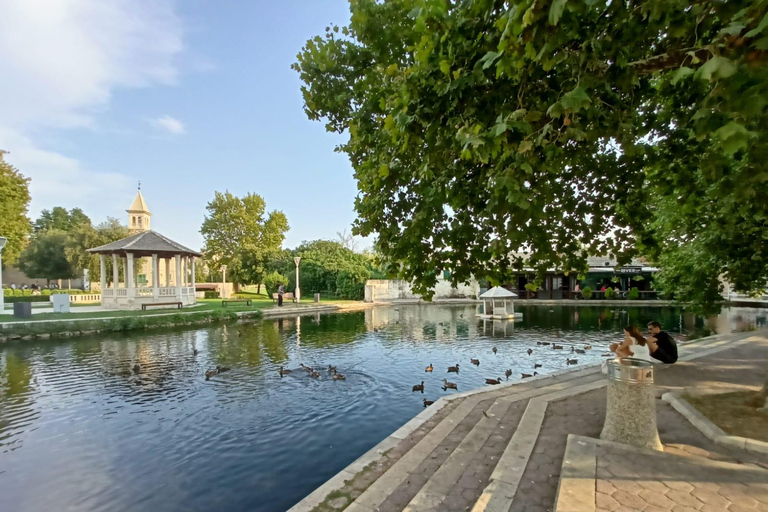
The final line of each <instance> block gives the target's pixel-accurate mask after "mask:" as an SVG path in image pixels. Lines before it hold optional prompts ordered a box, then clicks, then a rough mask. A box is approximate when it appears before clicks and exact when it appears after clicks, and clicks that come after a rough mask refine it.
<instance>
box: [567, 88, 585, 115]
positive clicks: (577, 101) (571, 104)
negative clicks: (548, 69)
mask: <svg viewBox="0 0 768 512" xmlns="http://www.w3.org/2000/svg"><path fill="white" fill-rule="evenodd" d="M590 102H591V100H590V99H589V95H587V91H585V90H584V88H583V87H576V88H575V89H573V90H572V91H569V92H567V93H565V94H563V97H562V99H561V100H560V103H561V104H562V105H563V109H565V110H568V111H570V112H578V111H579V110H580V109H581V108H583V107H586V106H587V105H589V104H590Z"/></svg>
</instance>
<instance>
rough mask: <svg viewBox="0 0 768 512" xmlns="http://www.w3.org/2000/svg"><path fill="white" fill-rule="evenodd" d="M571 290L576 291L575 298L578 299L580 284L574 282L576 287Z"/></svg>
mask: <svg viewBox="0 0 768 512" xmlns="http://www.w3.org/2000/svg"><path fill="white" fill-rule="evenodd" d="M573 291H574V292H575V293H576V300H579V297H580V296H581V284H580V283H576V288H574V289H573Z"/></svg>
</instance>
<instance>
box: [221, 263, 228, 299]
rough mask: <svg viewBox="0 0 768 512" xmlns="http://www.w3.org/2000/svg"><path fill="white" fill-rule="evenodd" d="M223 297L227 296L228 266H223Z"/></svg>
mask: <svg viewBox="0 0 768 512" xmlns="http://www.w3.org/2000/svg"><path fill="white" fill-rule="evenodd" d="M221 298H222V299H226V298H227V266H226V265H222V266H221Z"/></svg>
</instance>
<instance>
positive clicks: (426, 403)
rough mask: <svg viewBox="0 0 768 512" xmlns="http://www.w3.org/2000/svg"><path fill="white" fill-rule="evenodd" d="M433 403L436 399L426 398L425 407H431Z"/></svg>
mask: <svg viewBox="0 0 768 512" xmlns="http://www.w3.org/2000/svg"><path fill="white" fill-rule="evenodd" d="M433 403H435V401H434V400H427V399H426V398H425V399H424V407H429V406H430V405H432V404H433Z"/></svg>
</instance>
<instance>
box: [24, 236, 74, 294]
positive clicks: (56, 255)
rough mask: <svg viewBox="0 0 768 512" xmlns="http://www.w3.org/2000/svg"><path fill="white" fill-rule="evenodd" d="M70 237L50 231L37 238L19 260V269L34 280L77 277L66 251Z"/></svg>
mask: <svg viewBox="0 0 768 512" xmlns="http://www.w3.org/2000/svg"><path fill="white" fill-rule="evenodd" d="M68 241H69V236H68V234H67V233H65V232H64V231H59V230H56V229H49V230H47V231H45V232H43V233H40V234H39V235H38V236H36V237H35V238H34V239H33V240H32V241H31V242H30V244H29V245H28V246H27V248H26V249H24V252H23V253H22V254H21V257H20V258H19V269H21V271H22V272H24V273H25V274H27V276H29V277H31V278H33V279H47V280H49V281H50V280H53V279H69V278H72V277H76V274H75V272H74V271H73V269H72V265H70V263H69V261H67V258H66V256H65V250H66V247H67V242H68Z"/></svg>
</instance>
